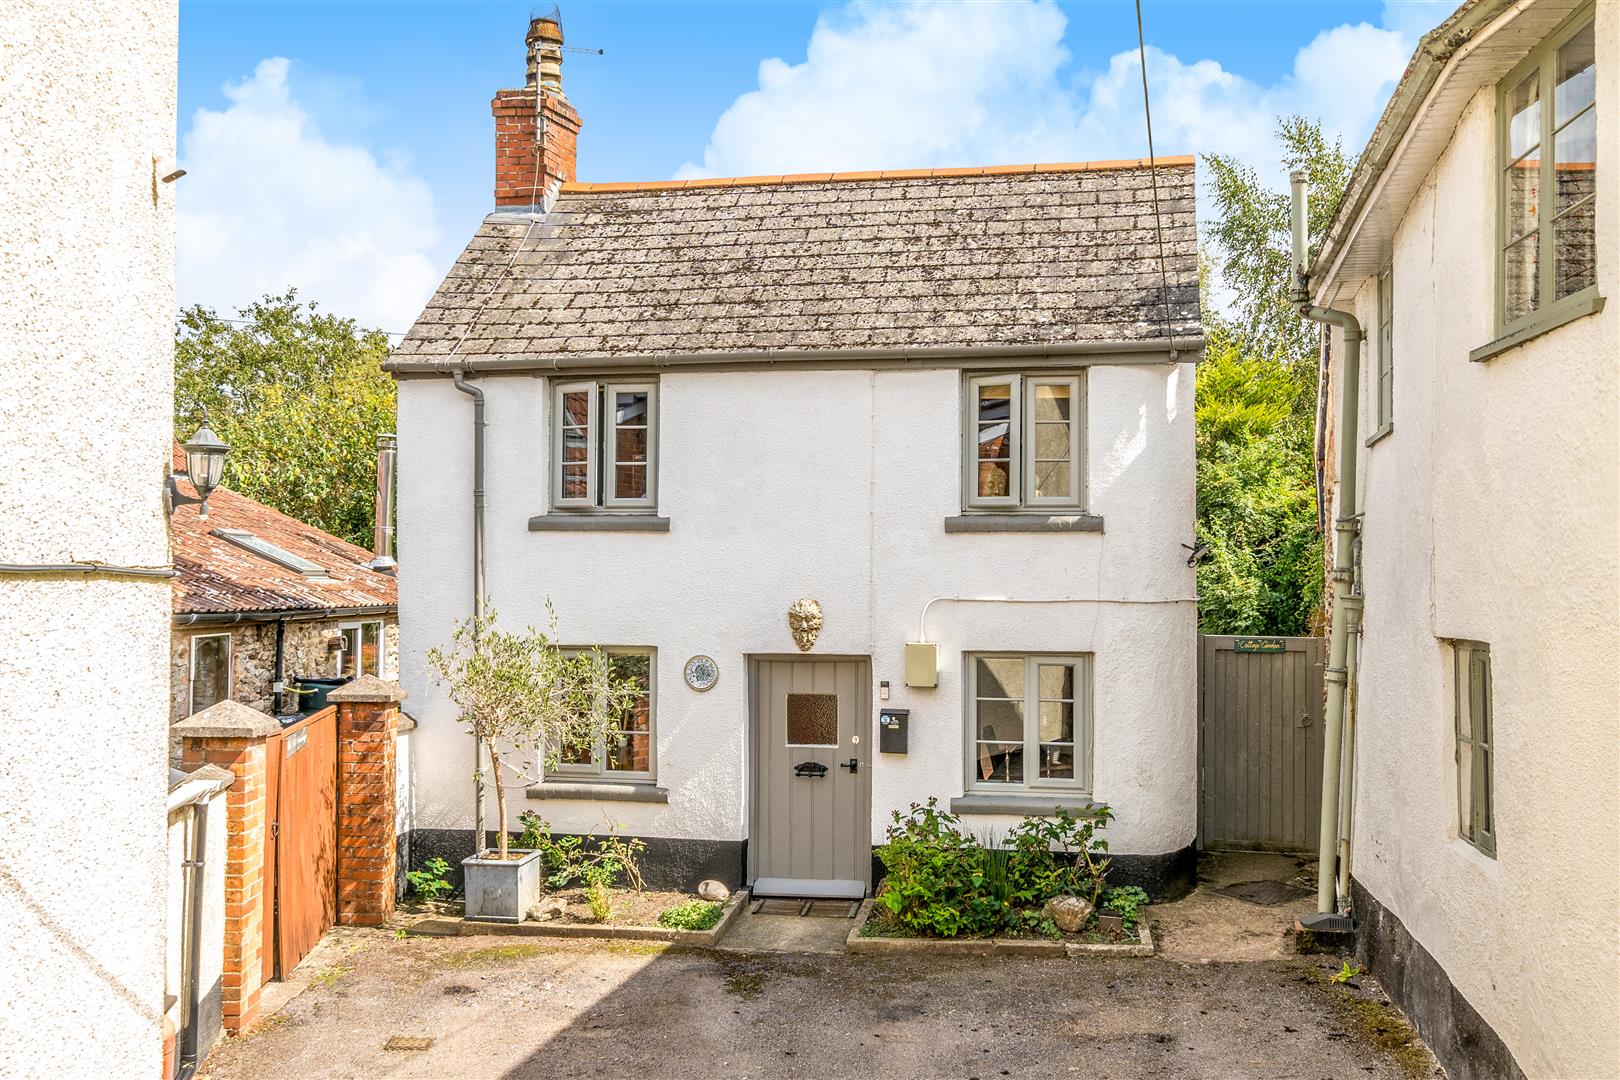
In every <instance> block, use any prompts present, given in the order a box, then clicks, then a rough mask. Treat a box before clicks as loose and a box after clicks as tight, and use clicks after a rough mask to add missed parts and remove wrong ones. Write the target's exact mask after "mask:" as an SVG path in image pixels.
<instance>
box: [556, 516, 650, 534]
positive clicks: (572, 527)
mask: <svg viewBox="0 0 1620 1080" xmlns="http://www.w3.org/2000/svg"><path fill="white" fill-rule="evenodd" d="M529 531H530V532H658V533H667V532H669V518H667V517H657V516H655V515H652V514H536V515H535V516H534V517H532V518H530V519H529Z"/></svg>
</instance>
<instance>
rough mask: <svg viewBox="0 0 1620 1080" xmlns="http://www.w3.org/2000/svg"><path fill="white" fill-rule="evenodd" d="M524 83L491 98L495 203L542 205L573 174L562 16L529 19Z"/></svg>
mask: <svg viewBox="0 0 1620 1080" xmlns="http://www.w3.org/2000/svg"><path fill="white" fill-rule="evenodd" d="M523 40H524V43H525V44H526V45H527V46H528V72H527V83H526V85H525V86H524V88H523V89H521V90H497V91H496V92H495V99H494V100H493V101H491V102H490V111H491V112H492V113H493V114H494V116H495V205H496V206H497V207H539V206H544V205H546V204H547V203H548V202H549V201H550V198H551V197H552V196H553V195H555V193H556V191H557V188H558V186H559V185H561V184H563V183H566V182H568V181H571V180H573V179H574V169H575V162H576V160H577V154H576V150H575V147H576V143H577V140H578V138H579V114H578V113H577V112H575V111H574V107H573V106H572V105H570V104H569V103H568V98H567V97H565V96H564V95H563V90H562V56H563V52H562V46H563V31H562V15H561V13H559V12H558V11H556V10H555V9H553V11H552V13H551V14H550V15H546V16H542V17H541V18H538V19H531V20H529V29H528V32H527V33H526V34H525V35H524V38H523Z"/></svg>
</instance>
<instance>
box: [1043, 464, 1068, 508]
mask: <svg viewBox="0 0 1620 1080" xmlns="http://www.w3.org/2000/svg"><path fill="white" fill-rule="evenodd" d="M1069 472H1070V470H1069V463H1068V462H1067V461H1037V462H1036V463H1035V497H1036V498H1037V499H1066V498H1068V497H1069Z"/></svg>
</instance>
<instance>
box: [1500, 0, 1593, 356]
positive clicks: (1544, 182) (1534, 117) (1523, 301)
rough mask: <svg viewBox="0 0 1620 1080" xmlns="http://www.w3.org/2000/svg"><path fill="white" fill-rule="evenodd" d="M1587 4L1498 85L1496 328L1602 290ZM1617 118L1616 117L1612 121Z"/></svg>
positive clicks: (1506, 329)
mask: <svg viewBox="0 0 1620 1080" xmlns="http://www.w3.org/2000/svg"><path fill="white" fill-rule="evenodd" d="M1592 31H1593V19H1592V8H1591V7H1590V6H1589V7H1587V8H1586V9H1585V10H1584V11H1582V12H1580V13H1578V14H1577V15H1576V16H1575V17H1574V18H1573V19H1571V20H1570V21H1569V22H1567V23H1565V24H1564V26H1563V28H1561V29H1560V30H1559V31H1558V32H1557V33H1555V34H1553V36H1552V37H1550V38H1548V39H1547V40H1546V41H1545V42H1544V43H1543V44H1542V45H1541V46H1540V47H1538V48H1537V49H1536V50H1535V51H1534V52H1532V53H1531V54H1530V55H1529V56H1528V57H1526V58H1525V60H1524V61H1523V62H1522V63H1521V64H1520V65H1519V66H1518V67H1517V68H1515V69H1514V70H1513V71H1512V72H1511V73H1510V74H1509V75H1508V77H1507V78H1506V79H1504V80H1503V81H1502V84H1501V86H1500V88H1499V90H1498V99H1497V118H1498V127H1499V130H1498V143H1499V146H1500V147H1501V149H1500V152H1499V166H1500V172H1501V178H1500V182H1499V188H1498V204H1499V211H1498V220H1499V222H1500V225H1499V230H1498V231H1499V237H1500V247H1501V250H1500V252H1499V255H1498V261H1497V276H1498V295H1497V311H1498V320H1497V321H1498V324H1499V325H1498V330H1499V331H1500V332H1501V333H1503V334H1507V333H1511V332H1513V331H1515V330H1519V329H1522V328H1524V327H1526V326H1528V325H1532V324H1535V323H1537V322H1539V321H1541V320H1543V319H1544V318H1549V317H1554V318H1555V317H1556V315H1557V313H1558V310H1559V309H1560V308H1564V309H1567V308H1570V307H1572V306H1575V305H1578V304H1579V303H1580V302H1581V301H1583V300H1585V299H1587V298H1588V297H1590V296H1591V295H1592V294H1593V293H1595V292H1596V289H1597V185H1598V175H1597V124H1598V118H1597V60H1596V55H1597V54H1596V47H1595V40H1594V36H1593V32H1592ZM1610 123H1613V121H1612V120H1611V121H1610Z"/></svg>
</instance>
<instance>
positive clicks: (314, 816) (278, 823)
mask: <svg viewBox="0 0 1620 1080" xmlns="http://www.w3.org/2000/svg"><path fill="white" fill-rule="evenodd" d="M265 758H266V761H265V768H266V775H265V780H266V783H267V785H268V789H269V790H268V806H267V808H266V814H267V816H268V819H269V823H270V843H269V844H268V845H267V846H266V849H265V868H264V880H265V882H266V888H265V900H264V902H265V918H264V949H263V957H264V980H265V981H266V982H269V981H270V980H271V979H276V978H280V977H283V976H285V975H286V974H287V973H288V972H290V971H291V970H292V969H293V968H294V967H296V966H298V961H299V960H302V959H303V958H304V954H305V953H307V952H309V950H310V949H312V948H314V947H315V943H316V942H317V941H319V940H320V939H321V935H322V934H324V933H326V931H327V930H329V929H331V927H332V924H333V923H334V922H336V921H337V707H336V706H332V707H329V708H326V709H322V710H321V711H320V712H318V713H312V714H311V715H309V716H306V717H305V718H304V719H302V720H300V721H299V722H298V723H296V724H294V725H292V726H291V727H288V728H285V729H283V730H282V732H281V733H280V734H279V735H274V736H271V737H270V738H269V739H268V740H266V743H265Z"/></svg>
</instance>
